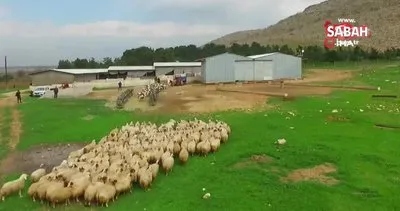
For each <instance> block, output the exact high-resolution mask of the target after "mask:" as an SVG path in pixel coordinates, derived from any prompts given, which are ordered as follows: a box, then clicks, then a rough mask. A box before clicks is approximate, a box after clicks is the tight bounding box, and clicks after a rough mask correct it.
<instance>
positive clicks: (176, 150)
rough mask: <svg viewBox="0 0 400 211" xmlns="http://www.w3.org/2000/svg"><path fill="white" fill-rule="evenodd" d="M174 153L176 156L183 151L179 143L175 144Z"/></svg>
mask: <svg viewBox="0 0 400 211" xmlns="http://www.w3.org/2000/svg"><path fill="white" fill-rule="evenodd" d="M172 151H173V153H174V155H178V154H179V152H180V151H181V146H180V145H179V143H177V142H175V143H174V147H173V150H172Z"/></svg>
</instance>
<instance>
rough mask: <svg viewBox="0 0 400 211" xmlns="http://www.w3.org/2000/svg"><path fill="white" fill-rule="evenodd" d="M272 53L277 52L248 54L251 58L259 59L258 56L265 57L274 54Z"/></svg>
mask: <svg viewBox="0 0 400 211" xmlns="http://www.w3.org/2000/svg"><path fill="white" fill-rule="evenodd" d="M272 54H276V52H275V53H265V54H258V55H252V56H248V57H249V58H250V59H258V58H261V57H264V56H269V55H272Z"/></svg>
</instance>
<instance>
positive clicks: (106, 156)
mask: <svg viewBox="0 0 400 211" xmlns="http://www.w3.org/2000/svg"><path fill="white" fill-rule="evenodd" d="M230 132H231V129H230V127H229V126H228V125H227V124H226V123H225V122H221V121H210V120H209V121H208V122H204V121H201V120H197V119H195V120H192V121H185V120H181V121H179V122H177V121H175V120H170V121H169V122H167V123H165V124H162V125H160V126H157V125H156V124H152V123H139V122H137V123H135V124H134V123H132V122H131V123H129V124H126V125H124V126H122V128H121V129H117V128H116V129H114V130H112V131H111V132H110V133H109V134H108V135H107V136H105V137H103V138H102V139H101V140H100V141H99V142H98V143H96V142H95V141H92V142H91V143H90V144H88V145H86V146H85V147H83V148H82V149H79V150H77V151H73V152H71V153H70V154H69V156H68V158H67V159H66V160H64V161H63V162H62V163H61V164H60V165H59V166H56V167H54V168H53V169H52V171H51V172H46V170H45V169H44V168H42V166H41V167H40V168H39V169H37V170H36V171H34V172H32V174H31V175H30V179H31V181H32V185H31V186H30V187H29V189H28V195H29V196H30V197H32V199H33V201H36V200H40V201H41V202H42V203H43V201H48V202H49V203H50V204H51V205H52V206H53V207H55V205H56V204H59V203H65V204H68V203H69V202H70V200H75V201H76V202H79V201H80V200H83V201H84V202H85V204H87V205H90V204H91V203H95V202H96V203H97V204H99V205H105V206H106V207H108V203H109V202H110V201H114V199H117V198H118V196H119V195H120V194H123V193H127V192H131V190H132V185H133V184H138V185H140V186H141V187H142V188H143V189H145V190H147V189H148V188H149V187H150V186H151V184H152V182H153V181H154V180H155V179H156V177H157V175H158V173H159V169H160V168H161V169H162V170H163V171H164V172H165V174H168V172H170V171H171V170H172V168H173V166H174V164H175V159H174V158H176V157H177V158H179V160H180V163H181V164H185V163H186V162H187V161H188V158H189V155H193V154H200V155H203V156H206V155H207V154H208V153H212V152H216V151H217V150H218V149H219V147H220V145H221V144H222V143H225V142H226V141H228V136H229V134H230ZM27 178H28V175H27V174H22V175H21V176H20V178H19V179H16V180H14V181H10V182H7V183H5V184H4V185H3V186H2V188H1V190H0V195H1V198H2V200H4V199H5V197H6V196H8V195H10V194H13V193H17V192H19V195H20V197H22V193H21V191H22V190H23V189H24V186H25V180H27Z"/></svg>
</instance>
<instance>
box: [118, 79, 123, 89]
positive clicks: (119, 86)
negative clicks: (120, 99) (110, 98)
mask: <svg viewBox="0 0 400 211" xmlns="http://www.w3.org/2000/svg"><path fill="white" fill-rule="evenodd" d="M121 89H122V82H121V81H120V82H118V91H119V90H121Z"/></svg>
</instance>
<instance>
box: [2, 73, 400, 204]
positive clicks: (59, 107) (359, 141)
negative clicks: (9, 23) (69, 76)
mask: <svg viewBox="0 0 400 211" xmlns="http://www.w3.org/2000/svg"><path fill="white" fill-rule="evenodd" d="M388 79H390V81H391V82H392V81H397V83H389V82H387V81H386V80H388ZM351 80H353V81H354V80H357V81H361V82H363V83H364V84H369V85H373V86H380V87H382V92H385V93H392V94H397V95H400V88H399V86H400V68H399V67H386V68H383V69H379V68H377V70H376V71H375V72H373V71H368V73H365V74H362V75H357V78H356V79H351ZM374 93H377V91H336V92H334V93H333V94H331V95H328V96H323V97H321V96H319V97H317V96H309V97H303V98H299V99H296V100H294V101H281V100H278V99H273V100H271V102H269V103H273V104H274V105H276V106H277V108H278V109H275V110H267V111H258V112H256V113H250V114H249V113H241V112H221V113H214V114H211V115H203V116H201V117H200V118H208V117H209V116H212V117H213V118H218V119H221V120H224V121H226V122H227V123H229V124H230V125H231V128H232V135H231V137H230V139H229V142H228V143H227V144H226V145H222V146H221V150H220V151H219V152H218V153H216V154H212V155H209V156H208V157H206V158H199V157H193V158H191V159H189V162H188V164H187V165H186V166H184V167H182V166H180V165H176V166H175V167H174V169H173V172H172V173H171V174H169V175H168V176H164V175H161V176H159V177H157V179H156V181H155V183H154V184H153V185H152V189H151V190H150V191H149V192H146V193H145V192H144V191H142V190H141V189H140V188H138V187H135V188H134V190H133V194H127V195H124V196H122V197H120V198H119V199H118V200H117V201H116V202H114V203H111V204H110V207H108V208H101V207H93V208H92V209H91V210H113V211H123V210H148V211H150V210H163V211H167V210H171V211H172V210H174V211H175V210H205V211H206V210H207V211H208V210H257V211H258V210H284V211H287V210H307V211H310V210H335V211H336V210H344V211H348V210H400V202H399V201H398V198H399V197H398V195H400V189H399V188H398V187H399V185H400V160H399V158H398V156H399V152H398V151H399V150H398V149H399V148H400V139H399V138H400V130H390V129H380V128H377V127H374V124H377V123H379V124H383V123H384V124H389V125H397V126H400V110H399V109H400V101H399V99H385V100H382V99H372V98H371V94H374ZM19 109H20V111H21V112H22V115H23V134H22V137H21V142H20V144H19V146H18V149H19V150H25V149H27V148H29V146H32V145H36V144H40V143H60V142H82V141H90V140H92V139H99V138H101V137H102V136H104V135H106V134H107V133H108V132H109V131H110V130H111V129H112V128H115V127H119V126H121V125H122V124H124V123H126V122H129V121H144V120H146V121H154V122H158V123H160V122H163V121H166V120H168V119H169V118H176V119H179V118H189V117H187V116H176V115H175V116H173V115H165V116H155V115H152V116H150V115H143V114H135V113H132V112H125V111H112V110H109V109H107V108H105V107H104V102H102V101H92V100H90V101H89V100H68V99H58V100H57V101H54V100H39V99H29V100H28V99H27V100H26V103H25V104H23V105H21V106H20V107H19ZM334 109H337V110H339V112H338V113H332V110H334ZM360 109H361V110H360ZM5 112H8V111H5ZM289 112H291V113H294V114H295V115H294V116H293V115H291V114H290V113H289ZM88 115H90V116H91V117H92V118H93V119H92V120H85V117H86V116H88ZM339 117H340V118H342V119H347V120H348V121H329V120H328V119H336V118H339ZM3 125H4V124H3ZM2 131H7V128H3V129H2ZM279 138H285V139H286V140H287V145H286V146H285V147H284V148H282V150H280V151H277V150H276V148H275V146H274V145H273V142H274V141H276V140H277V139H279ZM3 147H4V146H3ZM2 150H3V149H2ZM257 154H266V155H268V156H270V157H272V158H274V159H273V162H271V163H253V164H250V165H247V166H243V168H237V167H235V164H237V163H238V162H242V161H244V160H246V159H247V158H249V157H250V156H251V155H257ZM326 162H329V163H332V164H334V165H335V166H336V167H337V172H336V173H333V174H331V175H329V176H332V177H334V178H336V179H337V180H339V181H340V183H339V184H337V185H334V186H327V185H324V184H320V183H317V182H312V181H309V182H299V183H282V182H281V181H280V177H283V176H286V175H287V174H288V173H289V172H291V171H293V170H295V169H300V168H310V167H313V166H316V165H320V164H323V163H326ZM272 169H278V170H279V172H275V171H272ZM15 176H16V175H10V176H9V177H8V178H15ZM27 187H28V185H27ZM202 188H206V189H207V192H210V193H211V198H210V199H208V200H204V199H201V197H202V195H203V194H204V192H203V191H202ZM26 189H27V188H26ZM86 209H87V210H89V209H88V208H84V207H83V206H81V205H73V206H69V207H65V206H63V207H62V208H58V209H56V210H71V211H72V210H73V211H75V210H86ZM2 210H5V211H13V210H16V211H17V210H38V211H39V210H44V209H43V208H42V206H41V205H40V204H39V203H33V202H31V200H30V199H29V198H28V197H27V196H25V197H24V198H22V199H20V198H18V196H13V197H10V198H8V199H7V200H6V201H5V202H4V203H0V211H2Z"/></svg>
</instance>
